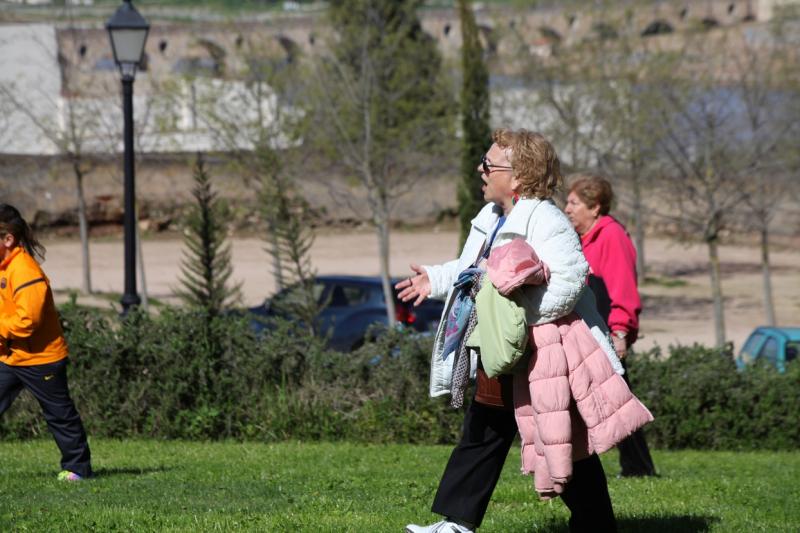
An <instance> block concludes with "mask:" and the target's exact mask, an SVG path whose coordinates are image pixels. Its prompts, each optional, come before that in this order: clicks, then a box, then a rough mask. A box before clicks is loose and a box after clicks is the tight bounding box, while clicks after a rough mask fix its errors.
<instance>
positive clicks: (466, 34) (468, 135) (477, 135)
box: [458, 0, 492, 247]
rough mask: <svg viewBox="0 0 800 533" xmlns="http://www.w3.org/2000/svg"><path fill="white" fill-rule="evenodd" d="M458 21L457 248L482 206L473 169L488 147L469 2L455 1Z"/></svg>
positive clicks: (485, 98)
mask: <svg viewBox="0 0 800 533" xmlns="http://www.w3.org/2000/svg"><path fill="white" fill-rule="evenodd" d="M458 11H459V18H460V19H461V35H462V40H463V41H462V45H461V67H462V74H463V81H462V83H461V129H462V149H461V183H460V184H459V187H458V219H459V222H460V223H461V245H462V246H463V244H464V241H465V240H466V239H467V234H468V233H469V229H470V221H471V220H472V218H473V217H474V216H475V215H476V214H477V213H478V211H479V210H480V208H481V206H482V205H483V203H484V202H483V192H481V185H482V183H481V180H480V179H479V177H478V173H477V172H476V170H475V168H476V167H477V166H478V162H479V161H480V159H481V156H482V155H483V154H485V153H486V150H488V149H489V146H490V145H491V139H490V137H491V134H492V132H491V129H490V127H489V72H488V70H487V69H486V64H485V63H484V62H483V47H482V46H481V42H480V39H479V38H478V25H477V24H476V23H475V14H474V13H473V12H472V7H471V5H470V2H469V0H458ZM459 247H460V246H459Z"/></svg>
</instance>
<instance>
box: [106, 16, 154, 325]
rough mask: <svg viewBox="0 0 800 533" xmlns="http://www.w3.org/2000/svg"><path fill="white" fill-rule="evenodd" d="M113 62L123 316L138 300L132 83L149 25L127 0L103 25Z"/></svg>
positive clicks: (140, 58)
mask: <svg viewBox="0 0 800 533" xmlns="http://www.w3.org/2000/svg"><path fill="white" fill-rule="evenodd" d="M106 29H107V30H108V36H109V38H110V39H111V48H112V50H113V51H114V61H116V63H117V65H118V66H119V71H120V73H121V74H122V110H123V120H124V123H125V161H124V168H125V205H124V208H125V215H124V223H125V292H124V293H123V295H122V299H121V300H120V303H122V313H123V314H125V313H127V312H128V309H129V308H130V307H132V306H134V305H139V303H140V302H141V299H140V298H139V294H138V293H137V292H136V187H135V185H134V171H133V155H134V154H133V80H134V79H135V78H136V68H137V67H138V66H139V65H141V62H142V56H143V55H144V43H145V41H146V40H147V32H148V31H150V24H148V23H147V21H146V20H145V19H144V17H142V16H141V15H140V14H139V12H138V11H136V8H135V7H133V5H132V4H131V2H130V0H125V2H123V4H122V5H121V6H120V7H119V9H117V11H116V13H114V14H113V15H112V16H111V18H110V19H108V22H107V23H106Z"/></svg>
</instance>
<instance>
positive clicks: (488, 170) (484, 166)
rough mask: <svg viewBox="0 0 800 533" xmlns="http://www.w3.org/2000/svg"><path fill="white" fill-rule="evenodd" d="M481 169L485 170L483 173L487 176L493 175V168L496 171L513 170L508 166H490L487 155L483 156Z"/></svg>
mask: <svg viewBox="0 0 800 533" xmlns="http://www.w3.org/2000/svg"><path fill="white" fill-rule="evenodd" d="M481 168H482V169H483V173H484V174H486V175H487V176H488V175H489V174H491V173H492V169H493V168H494V169H496V170H511V169H512V167H507V166H504V165H492V164H490V163H489V161H487V159H486V155H485V154H484V155H482V156H481Z"/></svg>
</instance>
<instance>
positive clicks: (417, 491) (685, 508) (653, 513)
mask: <svg viewBox="0 0 800 533" xmlns="http://www.w3.org/2000/svg"><path fill="white" fill-rule="evenodd" d="M92 452H93V455H94V466H95V470H96V472H97V477H96V478H95V479H92V480H90V481H87V482H83V483H72V484H67V483H60V482H58V481H56V479H55V477H56V474H57V472H58V468H57V459H58V452H57V450H56V448H55V444H54V443H53V442H52V441H51V440H37V441H25V442H4V443H0V457H2V463H1V464H2V466H1V467H0V473H1V474H2V481H0V531H9V530H11V531H137V532H138V531H193V532H199V531H236V530H250V531H358V532H372V531H395V532H400V531H402V530H403V529H402V528H403V526H404V525H405V524H406V523H408V522H418V523H419V522H430V521H433V520H434V519H435V518H436V517H435V516H434V515H433V514H431V513H430V511H429V508H430V503H431V499H432V498H433V493H434V491H435V489H436V484H437V483H438V480H439V476H440V475H441V472H442V469H443V467H444V464H445V461H446V460H447V457H448V455H449V453H450V448H449V447H446V446H405V445H387V446H377V445H373V446H369V445H355V444H326V443H323V444H305V443H285V444H253V443H250V444H239V443H195V442H160V441H114V440H100V439H95V440H93V441H92ZM654 459H655V462H656V465H657V467H658V468H659V470H660V472H661V476H660V477H659V478H656V479H624V480H623V479H616V477H615V475H616V473H617V471H618V466H617V464H616V460H617V456H616V452H609V453H607V454H605V455H604V456H603V463H604V466H605V468H606V473H607V475H608V477H609V487H610V491H611V497H612V501H613V502H614V508H615V511H616V514H617V518H618V521H619V525H620V531H629V532H638V531H645V532H647V533H655V532H673V531H732V532H748V533H749V532H753V531H768V532H776V531H795V532H796V531H800V452H796V453H769V452H761V453H729V452H655V453H654ZM518 465H519V454H518V453H517V452H516V451H514V452H513V453H512V455H511V457H509V460H508V462H507V463H506V469H505V471H504V472H503V477H502V479H501V480H500V483H499V484H498V487H497V490H496V491H495V495H494V498H493V500H492V503H491V505H490V506H489V512H488V514H487V517H486V520H485V522H484V526H483V527H482V528H481V531H482V532H487V533H488V532H492V531H495V532H531V531H548V532H549V531H557V532H558V531H567V528H566V521H567V512H566V509H565V507H564V505H563V504H562V503H561V502H560V501H558V500H556V501H551V502H540V501H538V499H537V498H536V496H535V495H534V494H533V491H532V489H531V480H530V478H527V477H523V476H522V475H520V474H519V470H518Z"/></svg>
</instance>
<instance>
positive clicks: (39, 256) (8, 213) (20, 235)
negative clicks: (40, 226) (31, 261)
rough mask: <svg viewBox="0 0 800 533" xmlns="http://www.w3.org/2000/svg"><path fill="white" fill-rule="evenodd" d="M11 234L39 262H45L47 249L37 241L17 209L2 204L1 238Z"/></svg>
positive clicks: (0, 212) (0, 214)
mask: <svg viewBox="0 0 800 533" xmlns="http://www.w3.org/2000/svg"><path fill="white" fill-rule="evenodd" d="M9 233H10V234H11V235H13V236H14V238H15V239H16V240H17V242H18V243H19V244H20V246H22V247H24V248H25V250H26V251H27V252H28V253H29V254H30V255H31V256H33V257H34V258H35V259H36V260H37V261H39V262H40V263H42V262H44V255H45V253H46V252H47V249H46V248H45V247H44V246H42V245H41V244H40V243H39V241H37V240H36V237H35V236H34V234H33V230H32V229H31V227H30V226H29V225H28V223H27V222H25V219H24V218H22V215H21V214H20V212H19V211H18V210H17V208H16V207H14V206H13V205H9V204H0V237H5V236H6V235H8V234H9Z"/></svg>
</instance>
